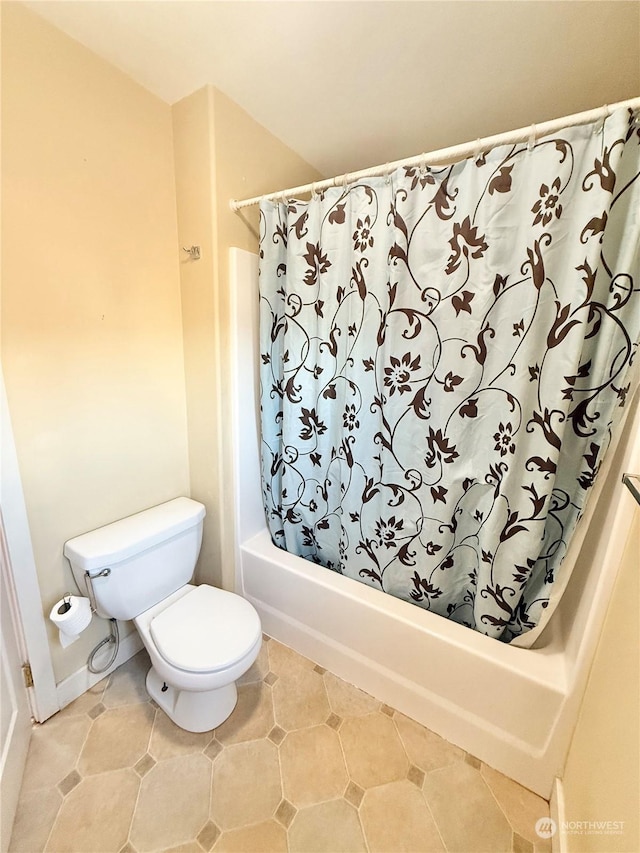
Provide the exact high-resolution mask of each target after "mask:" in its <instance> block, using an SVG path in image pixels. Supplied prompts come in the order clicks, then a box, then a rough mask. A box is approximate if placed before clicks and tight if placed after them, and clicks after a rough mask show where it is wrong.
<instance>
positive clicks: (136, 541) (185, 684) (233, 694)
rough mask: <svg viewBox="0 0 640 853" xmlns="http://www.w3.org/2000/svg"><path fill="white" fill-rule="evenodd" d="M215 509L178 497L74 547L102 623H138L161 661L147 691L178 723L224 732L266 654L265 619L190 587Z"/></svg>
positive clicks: (78, 574)
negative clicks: (241, 687) (248, 676)
mask: <svg viewBox="0 0 640 853" xmlns="http://www.w3.org/2000/svg"><path fill="white" fill-rule="evenodd" d="M204 515H205V508H204V506H203V505H202V504H201V503H198V502H197V501H193V500H191V499H190V498H175V499H174V500H172V501H167V502H166V503H163V504H159V505H158V506H155V507H152V508H151V509H147V510H143V511H142V512H139V513H136V515H132V516H128V517H127V518H123V519H120V520H119V521H115V522H113V523H111V524H107V525H105V526H104V527H100V528H98V529H97V530H92V531H90V532H89V533H83V534H82V535H80V536H76V537H75V538H74V539H70V540H69V541H68V542H66V543H65V546H64V554H65V556H66V557H67V558H68V559H69V562H70V564H71V568H72V571H73V574H74V577H75V579H76V583H77V584H78V587H79V589H81V590H84V589H87V590H88V592H89V593H90V596H91V599H92V606H93V609H94V611H95V612H96V613H97V614H98V615H99V616H102V617H105V618H112V619H132V620H133V622H134V624H135V626H136V628H137V630H138V632H139V634H140V637H141V639H142V642H143V643H144V646H145V648H146V649H147V651H148V653H149V657H150V658H151V669H150V670H149V672H148V674H147V682H146V683H147V690H148V692H149V695H150V696H151V697H152V698H153V699H154V700H155V701H156V702H157V704H158V705H159V706H160V708H161V709H162V710H163V711H164V712H165V713H166V714H167V716H169V717H170V718H171V719H172V720H173V721H174V723H176V725H178V726H180V727H181V728H183V729H187V730H188V731H193V732H203V731H209V730H210V729H213V728H215V727H216V726H219V725H220V724H221V723H222V722H224V720H226V719H227V717H228V716H229V715H230V714H231V712H232V711H233V709H234V707H235V705H236V702H237V696H238V694H237V690H236V685H235V682H236V679H238V678H240V676H241V675H243V674H244V673H245V672H246V671H247V670H248V669H249V667H250V666H251V664H252V663H253V662H254V661H255V659H256V658H257V656H258V652H259V651H260V646H261V644H262V629H261V625H260V617H259V616H258V614H257V612H256V610H255V609H254V608H253V606H252V605H251V604H250V603H249V602H248V601H246V599H244V598H242V597H241V596H239V595H236V594H235V593H232V592H227V591H226V590H222V589H218V588H216V587H213V586H209V585H208V584H201V585H200V586H194V585H193V584H192V583H190V580H191V578H192V576H193V572H194V569H195V564H196V560H197V558H198V554H199V552H200V545H201V542H202V521H203V518H204Z"/></svg>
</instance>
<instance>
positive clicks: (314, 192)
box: [311, 181, 318, 198]
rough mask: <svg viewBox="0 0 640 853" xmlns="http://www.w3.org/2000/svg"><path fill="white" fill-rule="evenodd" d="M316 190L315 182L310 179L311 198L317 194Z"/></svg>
mask: <svg viewBox="0 0 640 853" xmlns="http://www.w3.org/2000/svg"><path fill="white" fill-rule="evenodd" d="M317 192H318V191H317V190H316V182H315V181H311V198H315V197H316V195H317Z"/></svg>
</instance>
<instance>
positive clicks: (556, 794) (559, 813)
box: [549, 776, 568, 853]
mask: <svg viewBox="0 0 640 853" xmlns="http://www.w3.org/2000/svg"><path fill="white" fill-rule="evenodd" d="M549 810H550V816H551V818H552V820H554V821H555V824H556V831H555V833H554V835H553V836H552V838H551V853H567V851H568V847H567V837H566V835H565V833H564V831H563V829H562V827H563V826H564V825H565V819H566V813H565V805H564V787H563V785H562V779H560V778H558V776H556V778H555V779H554V781H553V788H552V789H551V799H550V801H549Z"/></svg>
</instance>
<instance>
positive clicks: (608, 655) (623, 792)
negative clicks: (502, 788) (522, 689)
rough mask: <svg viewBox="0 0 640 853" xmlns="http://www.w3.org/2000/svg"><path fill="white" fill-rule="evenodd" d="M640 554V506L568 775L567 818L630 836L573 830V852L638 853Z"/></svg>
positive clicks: (568, 838)
mask: <svg viewBox="0 0 640 853" xmlns="http://www.w3.org/2000/svg"><path fill="white" fill-rule="evenodd" d="M639 554H640V510H638V509H636V511H635V515H634V521H633V524H632V527H631V530H630V532H629V539H628V541H627V546H626V549H625V553H624V557H623V559H622V564H621V566H620V570H619V574H618V578H617V580H616V585H615V587H614V591H613V595H612V597H611V602H610V604H609V609H608V611H607V617H606V620H605V623H604V627H603V630H602V634H601V637H600V642H599V644H598V648H597V651H596V655H595V658H594V661H593V666H592V669H591V673H590V675H589V681H588V683H587V689H586V692H585V696H584V699H583V702H582V707H581V709H580V715H579V717H578V723H577V725H576V729H575V732H574V735H573V740H572V742H571V748H570V750H569V756H568V759H567V764H566V767H565V771H564V777H563V793H564V801H565V814H564V819H565V820H566V821H568V822H573V821H575V822H577V821H624V833H623V834H622V835H606V834H587V833H584V834H583V833H581V832H578V831H576V830H575V829H574V830H573V831H571V830H570V829H569V831H568V832H567V834H566V842H567V848H566V849H567V850H568V851H570V853H578V852H579V853H637V851H638V850H640V824H639V821H638V810H639V807H638V804H639V803H640V631H639V627H638V622H639V614H640V583H639V577H638V567H639V562H640V560H639Z"/></svg>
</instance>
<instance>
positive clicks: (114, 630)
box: [84, 568, 120, 675]
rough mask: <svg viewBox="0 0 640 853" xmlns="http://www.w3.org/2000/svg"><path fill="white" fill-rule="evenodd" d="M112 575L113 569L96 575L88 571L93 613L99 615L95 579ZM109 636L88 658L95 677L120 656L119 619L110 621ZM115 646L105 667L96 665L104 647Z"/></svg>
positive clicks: (88, 593)
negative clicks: (98, 655)
mask: <svg viewBox="0 0 640 853" xmlns="http://www.w3.org/2000/svg"><path fill="white" fill-rule="evenodd" d="M110 574H111V569H108V568H107V569H102V570H101V571H99V572H96V573H95V574H94V575H92V574H91V572H89V571H86V572H85V573H84V583H85V586H86V588H87V595H88V596H89V602H90V604H91V612H92V613H95V614H96V615H97V614H98V608H97V605H96V597H95V594H94V592H93V583H92V581H93V579H94V578H106V577H109V575H110ZM109 628H110V630H109V636H108V637H105V638H104V640H100V642H99V643H98V645H97V646H96V647H95V648H94V649H92V651H91V652H90V653H89V657H88V658H87V668H88V670H89V672H91V673H93V675H100V673H102V672H106V671H107V670H108V669H109V667H110V666H111V665H112V664H113V662H114V661H115V659H116V657H117V656H118V650H119V648H120V631H119V630H118V620H117V619H109ZM110 643H111V644H113V649H112V651H111V655H110V656H109V659H108V660H107V662H106V663H105V664H104V665H103V666H100V667H98V666H96V665H95V663H94V660H95V657H96V655H97V654H98V652H99V651H100V649H102V648H103V647H104V646H106V645H108V644H110Z"/></svg>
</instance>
